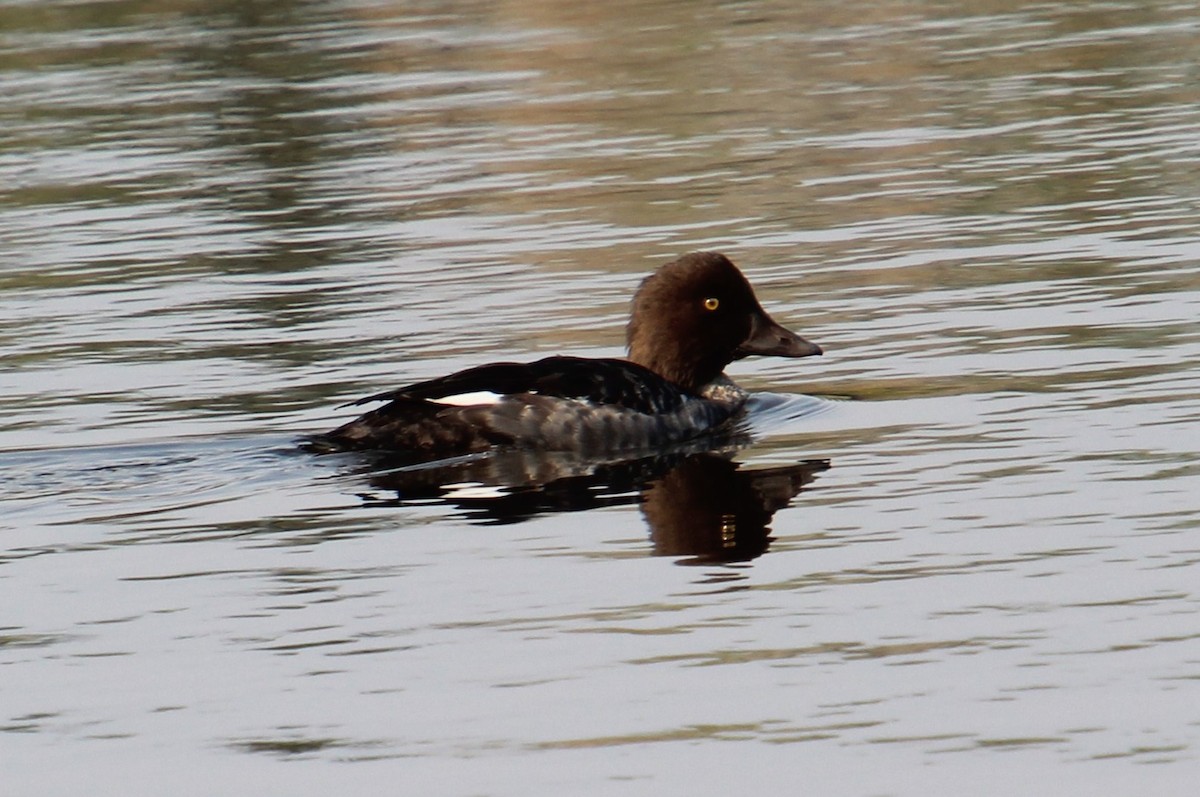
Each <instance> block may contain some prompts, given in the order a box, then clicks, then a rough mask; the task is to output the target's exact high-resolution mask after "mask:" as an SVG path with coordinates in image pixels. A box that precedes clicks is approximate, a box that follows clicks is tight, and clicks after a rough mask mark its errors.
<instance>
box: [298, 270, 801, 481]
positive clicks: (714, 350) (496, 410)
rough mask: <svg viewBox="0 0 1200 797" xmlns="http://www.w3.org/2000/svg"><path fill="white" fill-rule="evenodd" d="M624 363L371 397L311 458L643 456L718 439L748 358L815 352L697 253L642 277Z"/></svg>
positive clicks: (505, 368) (559, 361)
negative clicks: (733, 370)
mask: <svg viewBox="0 0 1200 797" xmlns="http://www.w3.org/2000/svg"><path fill="white" fill-rule="evenodd" d="M626 339H627V343H628V348H629V357H628V359H624V360H622V359H615V358H584V357H568V356H555V357H547V358H545V359H542V360H538V361H536V362H532V363H514V362H500V363H492V364H490V365H481V366H477V367H474V368H468V369H466V370H464V371H459V372H457V373H453V374H450V375H449V376H443V377H440V378H437V379H431V380H428V381H425V382H418V383H416V384H413V385H409V386H407V387H402V388H399V389H396V390H389V391H386V392H384V393H376V394H375V395H372V396H367V397H366V398H363V399H359V400H358V401H354V402H351V403H350V404H348V405H344V406H361V405H363V404H369V403H372V402H381V401H382V402H386V403H385V404H384V405H383V406H382V407H379V408H377V409H373V410H371V411H370V412H367V413H365V414H363V415H361V416H360V417H358V418H356V419H355V420H352V421H350V422H349V423H346V424H344V425H342V426H339V427H338V428H336V429H334V430H332V431H330V432H326V433H324V434H319V435H314V436H312V437H310V438H309V439H308V442H309V444H310V445H311V446H312V447H313V448H315V449H316V450H318V451H346V450H380V451H389V452H404V453H406V454H411V455H413V456H416V457H418V458H422V459H432V458H441V457H448V456H454V455H460V454H469V453H475V452H482V451H487V450H489V449H492V448H496V447H516V448H530V449H542V450H549V451H579V452H584V453H590V454H595V455H601V454H606V455H610V454H615V453H619V452H623V451H647V450H653V449H657V448H663V447H668V446H671V445H674V444H677V443H681V442H683V441H687V440H691V439H694V438H699V437H703V436H704V435H709V434H714V433H717V432H719V430H720V429H722V428H723V427H724V426H725V425H726V424H727V423H729V422H730V420H731V419H732V418H734V416H735V415H736V414H737V413H738V411H739V410H740V409H741V408H742V406H743V405H744V404H745V402H746V399H747V398H748V395H749V394H748V393H747V392H746V391H744V390H743V389H741V388H740V387H738V386H737V385H736V384H734V383H733V381H732V380H730V379H729V378H728V377H727V376H725V374H724V370H725V366H727V365H728V364H729V363H731V362H733V361H734V360H736V359H739V358H741V357H745V356H747V355H750V354H761V355H772V356H777V357H807V356H809V355H814V354H821V348H820V347H819V346H817V345H816V344H814V343H810V342H808V341H807V340H805V339H804V338H802V337H800V336H799V335H796V334H795V333H793V332H790V331H788V330H787V329H785V328H784V327H782V326H780V325H779V324H778V323H776V322H775V321H774V320H773V319H772V318H771V317H770V316H769V315H767V313H766V311H765V310H763V308H762V306H761V305H760V304H759V303H758V299H756V298H755V296H754V291H753V289H752V288H751V287H750V283H749V281H747V279H746V277H745V276H743V274H742V272H741V271H739V270H738V268H737V267H736V266H735V265H734V264H733V263H732V262H730V260H729V259H728V258H727V257H725V256H724V255H721V254H717V253H715V252H693V253H691V254H687V255H684V256H683V257H681V258H679V259H677V260H673V261H672V262H670V263H667V264H666V265H664V266H662V267H661V268H659V269H658V271H656V272H655V273H654V274H652V275H650V276H649V277H647V278H646V279H644V280H643V281H642V283H641V285H640V286H639V288H638V290H637V293H636V294H635V295H634V297H633V307H632V312H631V314H630V319H629V324H628V326H627V328H626Z"/></svg>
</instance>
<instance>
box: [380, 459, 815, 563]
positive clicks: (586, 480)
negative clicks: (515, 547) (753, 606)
mask: <svg viewBox="0 0 1200 797" xmlns="http://www.w3.org/2000/svg"><path fill="white" fill-rule="evenodd" d="M386 464H387V463H384V462H378V461H377V462H376V463H375V469H373V470H372V471H371V472H370V473H369V474H368V476H367V479H368V482H369V484H370V485H371V486H372V487H373V488H375V489H376V490H383V491H387V492H389V493H394V494H395V495H394V497H393V496H388V497H381V496H380V495H378V494H365V495H363V496H362V497H363V499H364V502H365V503H366V505H368V506H375V507H378V506H399V505H406V504H414V503H423V502H436V503H441V504H447V505H451V506H454V507H457V508H458V509H459V510H460V511H462V512H463V514H464V515H465V516H466V517H467V518H468V519H470V520H472V521H475V522H481V523H516V522H520V521H523V520H527V519H529V518H532V517H534V516H537V515H540V514H546V513H554V512H575V511H581V510H587V509H596V508H599V507H605V506H619V505H628V504H634V503H637V504H640V505H641V509H642V514H643V515H644V516H645V518H646V521H647V523H648V525H649V526H650V539H651V541H652V542H653V545H654V554H655V555H658V556H672V557H680V558H682V559H683V560H684V562H685V563H694V564H702V563H712V562H739V561H748V560H750V559H754V558H756V557H758V556H761V555H762V554H763V553H765V552H766V550H767V548H768V546H769V545H770V542H771V537H770V525H769V524H770V522H771V518H772V517H773V516H774V514H775V513H776V512H777V511H779V510H780V509H782V508H784V507H785V506H787V505H788V504H789V503H790V502H791V500H792V499H793V498H794V497H795V496H796V495H797V494H798V493H799V492H800V490H801V489H802V488H803V487H804V486H805V485H807V484H809V483H810V482H812V481H813V479H815V478H816V475H817V474H818V473H820V472H821V471H823V470H826V469H827V468H829V461H828V460H803V461H800V462H796V463H794V464H789V465H776V466H770V467H746V468H743V465H742V463H740V462H737V461H736V460H734V458H733V452H732V451H682V452H675V453H671V454H658V455H655V456H649V457H643V458H639V459H631V460H624V461H618V462H603V463H596V462H594V461H593V462H590V463H588V462H583V461H580V460H577V459H574V458H572V457H571V456H570V455H567V454H547V453H545V452H540V453H539V452H523V451H511V452H496V453H493V454H491V455H489V456H487V457H482V458H463V459H459V460H455V461H443V462H440V463H434V464H429V465H425V464H422V465H404V466H400V467H392V468H387V469H384V470H379V469H378V468H379V467H381V466H385V465H386Z"/></svg>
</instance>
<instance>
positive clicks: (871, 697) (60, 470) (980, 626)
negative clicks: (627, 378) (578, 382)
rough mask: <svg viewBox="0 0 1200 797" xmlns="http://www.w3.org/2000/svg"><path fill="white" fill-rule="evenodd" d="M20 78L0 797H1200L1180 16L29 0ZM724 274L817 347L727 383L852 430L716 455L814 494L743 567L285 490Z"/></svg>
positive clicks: (2, 120)
mask: <svg viewBox="0 0 1200 797" xmlns="http://www.w3.org/2000/svg"><path fill="white" fill-rule="evenodd" d="M631 20H632V21H635V22H631ZM0 31H3V35H0V86H2V87H3V91H4V96H5V97H6V101H5V103H4V105H3V107H2V108H0V129H2V130H3V132H4V135H3V136H0V345H2V346H3V352H4V364H3V374H2V376H0V397H2V401H3V407H4V414H3V417H2V418H0V448H2V449H3V450H5V451H8V452H9V453H7V454H4V455H3V457H2V467H3V470H4V473H3V477H2V478H3V480H4V483H5V485H6V487H5V497H4V504H5V507H4V513H3V518H4V520H3V521H2V522H3V526H4V527H5V531H4V538H5V542H6V545H5V546H4V553H3V554H0V575H2V576H3V579H2V580H0V584H3V589H4V595H5V597H6V600H5V605H6V606H8V607H9V613H8V617H9V620H8V621H7V622H6V623H5V624H4V627H3V628H2V629H0V661H3V663H4V664H5V665H6V666H5V672H6V679H5V684H6V688H5V690H4V691H5V700H4V709H3V711H2V712H0V728H2V729H3V731H4V734H3V736H2V737H0V738H2V739H3V748H4V749H5V751H6V756H5V767H4V769H5V780H6V783H7V784H11V785H10V786H9V787H10V788H13V789H15V790H16V791H15V792H14V793H35V792H36V793H39V794H55V793H62V794H66V793H78V791H79V786H80V785H81V784H84V783H86V782H90V781H91V780H93V779H94V778H95V776H96V775H97V774H102V773H108V772H116V771H118V770H119V771H121V772H122V773H123V774H122V782H123V783H124V782H126V781H127V776H128V774H129V773H131V772H139V773H141V774H143V775H144V777H143V778H140V779H139V783H146V784H147V785H148V788H146V789H145V791H146V792H147V793H150V792H151V791H154V792H155V793H158V792H160V791H162V788H161V786H163V785H164V784H166V783H170V784H171V786H172V791H173V792H174V793H185V794H186V793H193V792H194V793H197V794H199V793H211V791H212V790H213V789H212V783H213V782H215V783H219V784H221V785H225V784H232V783H233V782H235V780H236V781H237V782H238V783H239V784H241V783H244V782H245V781H246V779H247V778H263V779H265V778H270V779H271V780H272V783H273V784H280V785H282V787H283V788H285V789H288V790H290V791H298V792H310V791H316V790H317V789H321V790H322V791H326V792H328V791H329V790H330V789H331V788H332V789H336V790H337V791H338V792H342V791H345V790H347V788H348V787H351V788H358V789H375V790H377V789H378V786H379V784H381V783H388V782H392V781H395V780H396V779H397V777H398V773H400V776H401V777H404V778H405V779H406V782H411V783H415V784H418V785H428V784H432V783H439V784H443V785H446V784H449V786H448V788H449V790H450V791H451V792H452V793H464V794H466V793H487V794H509V793H513V794H515V793H521V794H529V793H539V792H544V793H561V792H563V791H568V792H570V793H586V792H588V791H596V792H599V791H600V790H601V789H604V790H605V791H607V789H605V788H604V787H605V785H607V781H609V780H612V779H614V778H615V779H621V780H622V781H623V782H630V783H635V782H636V783H639V784H641V783H645V784H647V789H646V790H653V791H654V792H655V793H664V792H665V793H676V792H682V791H683V790H684V789H685V788H686V789H691V790H697V789H699V790H701V791H704V790H707V789H711V788H712V786H713V784H714V783H722V779H723V781H724V785H736V786H738V787H739V788H749V789H753V788H755V787H756V786H757V787H760V788H769V787H770V786H773V785H774V784H776V783H778V782H779V778H780V777H781V776H783V777H787V778H789V779H798V778H800V777H803V778H804V781H803V782H805V783H806V784H807V785H809V786H810V787H811V789H812V790H814V791H818V792H822V793H915V792H917V791H928V790H929V786H930V785H931V784H936V785H935V788H937V787H940V790H945V789H946V787H959V788H960V789H961V788H963V787H966V788H972V789H977V788H978V787H979V784H980V783H981V781H982V779H983V778H987V779H988V780H987V782H988V784H989V786H993V787H994V788H995V790H1005V791H1012V790H1015V789H1018V788H1022V787H1025V786H1026V784H1027V783H1028V782H1030V781H1032V780H1033V779H1035V778H1037V779H1038V780H1039V782H1043V781H1046V780H1048V779H1050V778H1053V779H1054V782H1055V783H1056V784H1057V786H1058V787H1059V788H1060V789H1067V790H1071V789H1072V788H1073V787H1074V790H1076V791H1078V792H1083V791H1085V790H1086V791H1087V792H1088V793H1095V792H1097V791H1098V790H1099V791H1103V792H1107V793H1111V792H1112V791H1113V790H1125V791H1132V790H1133V789H1134V788H1136V789H1137V791H1138V792H1139V793H1145V792H1147V790H1149V791H1153V792H1154V793H1175V792H1176V791H1178V792H1179V793H1182V789H1183V788H1187V787H1188V784H1186V783H1181V782H1180V780H1179V773H1180V772H1182V771H1183V770H1185V769H1189V768H1190V767H1191V765H1192V764H1194V762H1195V760H1196V757H1197V754H1196V749H1197V727H1198V722H1200V720H1198V718H1197V717H1196V716H1195V712H1194V710H1193V709H1192V708H1191V707H1192V706H1193V705H1195V703H1196V701H1195V694H1194V690H1195V688H1194V686H1192V684H1194V683H1195V682H1196V679H1197V676H1198V671H1197V666H1198V662H1200V645H1198V641H1197V640H1198V638H1200V637H1198V636H1197V634H1196V632H1195V629H1194V622H1193V618H1194V617H1195V612H1196V610H1197V598H1196V594H1195V589H1194V584H1195V582H1196V577H1195V568H1196V565H1197V560H1198V558H1200V554H1198V551H1200V548H1198V546H1197V545H1196V544H1195V543H1194V542H1192V541H1191V538H1190V537H1189V533H1191V532H1193V531H1194V530H1195V529H1196V527H1197V522H1198V521H1197V507H1196V502H1195V499H1194V494H1195V492H1196V490H1195V484H1196V476H1197V473H1198V466H1197V456H1196V453H1195V450H1196V447H1195V444H1194V443H1193V442H1192V440H1191V439H1190V436H1189V433H1188V431H1187V430H1188V429H1190V428H1191V427H1192V426H1194V425H1195V422H1196V421H1197V417H1198V415H1200V405H1198V403H1197V396H1198V395H1200V391H1198V390H1197V378H1196V376H1195V373H1196V371H1195V365H1194V364H1195V362H1197V360H1198V358H1200V335H1198V334H1197V326H1196V322H1195V319H1196V318H1197V317H1198V316H1200V271H1198V269H1197V262H1198V261H1200V234H1198V232H1200V231H1198V229H1197V224H1196V221H1195V219H1196V214H1197V210H1198V204H1200V203H1198V201H1197V199H1198V197H1200V192H1198V191H1197V185H1198V184H1200V169H1198V168H1197V167H1198V164H1200V157H1198V156H1200V144H1198V143H1197V139H1196V137H1195V135H1194V134H1195V130H1196V129H1197V127H1198V124H1200V111H1198V110H1197V109H1198V108H1200V102H1198V100H1200V97H1198V96H1197V93H1198V92H1197V88H1196V86H1197V85H1200V84H1198V83H1197V82H1196V80H1195V63H1196V56H1197V45H1196V43H1197V41H1200V38H1198V37H1197V33H1198V32H1200V16H1198V15H1197V13H1196V12H1195V10H1194V9H1191V8H1190V7H1188V6H1187V5H1186V4H1177V3H1167V2H1150V3H1136V4H1135V3H1128V4H1126V3H1106V4H1078V3H1039V4H1018V5H1016V6H1013V5H1012V4H997V3H990V2H974V3H966V4H962V3H960V4H955V5H954V6H952V7H951V6H944V5H941V4H938V3H902V4H890V3H884V4H873V5H871V6H870V8H869V9H867V8H865V7H857V6H846V5H845V4H832V3H805V4H789V3H772V2H751V3H740V4H734V5H731V6H722V5H718V4H696V3H683V2H664V3H658V4H655V5H654V6H653V7H646V6H644V4H639V5H637V6H633V5H631V4H625V3H617V4H605V5H595V4H592V5H587V4H583V5H580V4H568V5H564V6H562V7H561V8H554V7H548V6H545V5H544V4H532V5H531V4H525V3H506V4H471V3H450V4H443V5H442V6H436V7H435V6H430V7H428V8H423V9H422V10H421V12H420V13H415V12H414V10H413V9H412V8H411V7H410V6H409V5H408V4H390V3H386V2H384V3H360V2H347V3H337V4H325V3H271V4H259V3H249V4H233V5H229V4H219V3H203V2H196V3H192V2H172V3H165V4H164V3H155V4H148V3H141V2H119V3H98V4H90V3H80V4H37V5H30V4H20V3H14V4H7V5H4V6H2V7H0ZM701 247H705V248H718V249H723V250H725V251H727V252H729V254H731V255H732V256H733V257H734V259H735V260H736V261H737V262H739V263H740V264H741V265H743V266H744V267H745V268H746V270H747V272H748V274H749V275H750V277H751V279H752V281H753V282H754V284H755V286H756V287H757V289H758V291H759V295H760V297H761V298H762V300H763V302H764V304H765V305H766V306H767V308H768V310H770V312H771V313H772V314H773V315H774V316H776V317H777V318H778V319H779V320H780V321H782V322H784V323H785V324H786V325H788V326H789V327H792V328H795V329H797V330H799V331H801V332H803V333H804V334H805V335H806V337H809V338H810V339H813V340H816V341H818V342H820V343H821V344H822V346H824V348H825V349H826V351H827V356H825V357H824V358H821V360H820V361H819V362H813V361H812V360H806V361H802V362H800V363H796V362H794V361H768V360H746V361H742V362H739V363H737V364H736V365H735V366H734V368H733V372H734V375H735V376H736V377H737V378H738V379H739V380H740V381H742V382H743V383H744V384H746V385H748V386H750V387H752V388H754V389H757V390H763V391H773V392H774V393H775V394H778V395H784V396H789V395H790V396H793V397H794V396H796V395H798V394H803V393H808V394H815V395H818V396H822V397H826V398H822V399H811V400H809V401H812V402H815V404H812V405H806V406H810V407H816V406H819V407H820V408H821V410H822V411H821V412H807V411H806V412H798V413H794V414H792V415H790V416H789V415H787V413H784V414H783V416H781V415H778V414H776V415H772V414H771V409H770V408H769V407H762V408H760V409H761V410H762V411H763V413H764V414H761V415H759V416H758V417H759V426H757V427H756V431H757V432H758V434H759V438H758V440H757V441H756V442H755V443H754V444H753V445H751V446H750V447H748V448H745V449H742V450H741V451H739V452H738V453H737V455H736V456H737V459H738V460H739V461H741V462H743V463H745V464H744V465H743V468H741V469H740V470H744V471H753V470H755V469H759V470H763V469H770V468H775V467H781V466H788V465H792V464H794V463H797V462H801V461H805V460H811V459H826V458H827V459H829V460H830V462H831V465H832V467H830V469H829V470H828V471H824V472H821V473H819V474H817V478H816V479H815V480H812V481H810V482H807V483H805V484H804V486H803V488H802V489H801V490H800V491H799V492H798V493H797V494H796V495H795V496H794V497H792V498H791V502H790V504H789V505H787V506H785V507H781V508H778V509H777V510H776V511H775V513H774V515H773V517H771V519H770V529H771V531H770V537H771V539H770V540H769V544H768V545H767V546H766V548H765V553H762V552H757V553H756V555H755V556H753V557H742V558H741V560H740V561H736V562H727V563H725V564H716V563H714V562H712V560H710V559H706V560H704V563H702V564H700V565H699V566H698V567H675V566H673V564H674V563H675V562H676V561H689V560H694V559H695V556H694V555H693V554H691V553H684V552H682V551H679V549H677V548H670V547H667V548H665V549H664V548H663V547H662V545H661V543H662V539H661V538H659V537H656V536H655V532H654V530H653V527H654V523H653V520H654V518H653V517H652V515H653V512H654V511H655V510H654V509H653V507H652V508H651V510H650V512H649V513H647V511H646V507H645V506H644V504H646V503H652V500H653V499H647V498H646V497H645V496H644V495H641V494H639V493H638V491H637V490H636V489H632V488H631V489H629V490H624V491H622V490H620V489H618V488H612V491H611V494H610V493H605V492H603V491H601V493H600V495H601V496H602V497H609V496H610V495H611V496H615V497H616V498H618V499H619V500H614V501H612V502H608V503H606V504H605V505H603V506H599V507H597V508H594V509H589V510H587V511H574V512H561V511H541V510H539V511H538V512H536V513H533V514H532V515H531V516H530V517H529V518H528V519H527V520H525V521H524V522H520V523H509V524H505V525H495V524H478V523H475V522H472V521H473V520H475V519H477V518H475V517H474V516H472V515H471V514H470V512H466V513H464V511H463V508H462V507H456V506H455V505H454V504H452V503H447V502H446V501H444V500H417V501H402V502H399V503H397V502H394V501H387V500H383V496H382V494H381V493H380V492H379V491H378V489H377V487H375V486H373V485H372V484H371V483H370V482H369V480H368V479H366V478H364V475H363V474H362V473H361V472H358V471H356V470H355V469H354V468H353V467H350V466H347V464H346V463H345V462H343V461H341V460H339V459H338V458H313V457H309V456H307V455H304V454H302V453H298V452H297V451H296V450H295V448H294V446H293V441H294V437H295V435H297V434H299V433H302V432H308V431H315V430H319V429H322V428H327V427H329V426H331V425H333V424H334V423H335V422H337V421H339V420H341V419H342V418H343V417H344V414H339V413H337V412H336V411H334V409H333V408H334V407H335V406H336V405H337V404H338V403H339V402H340V401H343V400H347V399H352V398H356V397H358V396H360V395H364V394H366V393H371V392H375V391H377V390H380V389H384V388H387V387H390V386H393V385H396V384H400V383H403V382H408V381H412V380H416V379H421V378H425V377H429V376H433V375H437V374H439V373H444V372H446V371H448V370H450V369H453V368H458V367H465V366H468V365H473V364H477V363H480V362H485V361H487V360H492V359H501V358H503V359H508V358H515V357H519V358H529V359H532V358H535V357H537V356H541V355H543V354H547V353H556V352H560V351H561V352H570V353H576V354H584V355H614V354H617V353H618V352H619V350H620V345H621V341H622V327H623V324H624V320H625V312H626V307H627V302H628V298H629V296H630V294H631V292H632V290H633V288H634V286H636V284H637V281H638V280H639V279H640V278H641V277H642V276H643V275H644V274H645V273H646V272H648V271H649V270H650V269H651V268H653V267H654V266H655V265H657V264H659V263H661V262H663V261H665V260H666V259H668V258H670V257H673V256H675V255H677V254H678V253H680V252H683V251H687V250H689V249H695V248H701ZM763 400H764V401H768V400H769V399H767V398H766V397H764V399H763ZM791 400H792V401H801V399H796V398H793V399H791ZM775 409H776V410H778V409H779V408H778V407H776V408H775ZM618 486H619V485H618ZM692 500H696V499H692ZM684 503H687V502H684ZM675 504H676V502H668V508H673V507H674V506H675ZM543 509H544V508H543ZM672 539H674V538H672ZM656 546H658V552H659V553H678V554H679V555H678V556H676V557H673V556H666V557H657V558H656V557H652V556H649V554H651V553H654V552H655V550H656ZM701 558H702V559H703V557H701ZM764 742H767V743H769V744H764ZM9 750H11V751H13V753H12V755H11V756H10V755H8V751H9ZM1002 752H1003V753H1004V754H1005V756H1004V757H1000V758H997V756H998V754H999V753H1002ZM868 755H869V756H870V758H869V759H868V758H865V756H868ZM716 761H720V762H721V771H720V772H717V771H715V765H714V762H716ZM350 762H352V765H350ZM1130 762H1138V763H1157V764H1162V765H1165V766H1159V767H1138V768H1128V767H1127V764H1128V763H1130ZM864 763H865V764H866V765H864ZM1004 763H1007V764H1010V765H1012V766H1009V767H1003V766H1002V764H1004ZM198 764H203V766H204V770H203V771H204V772H206V773H208V774H209V775H210V777H211V778H212V782H204V783H201V782H200V780H197V782H196V783H195V785H191V784H180V783H178V773H180V772H197V771H200V770H199V769H198V767H197V765H198ZM759 764H761V766H758V765H759ZM915 771H920V772H924V773H927V775H926V779H920V780H918V779H916V778H915V777H910V775H909V774H906V773H912V772H915ZM448 772H449V773H452V774H450V775H448V774H447V773H448ZM1063 772H1066V773H1068V774H1069V777H1068V778H1065V779H1064V778H1060V777H1057V776H1058V775H1060V774H1061V773H1063ZM767 773H770V774H769V775H768V774H767ZM1067 783H1070V784H1072V786H1068V785H1066V784H1067ZM1135 783H1136V786H1134V784H1135ZM150 784H153V785H150ZM1074 784H1078V786H1074ZM1127 784H1128V788H1126V785H1127Z"/></svg>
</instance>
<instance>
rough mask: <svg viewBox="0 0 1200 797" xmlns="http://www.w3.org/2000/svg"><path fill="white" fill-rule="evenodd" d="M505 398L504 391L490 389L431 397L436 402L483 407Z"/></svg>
mask: <svg viewBox="0 0 1200 797" xmlns="http://www.w3.org/2000/svg"><path fill="white" fill-rule="evenodd" d="M502 398H504V394H503V393H493V392H492V391H490V390H476V391H475V392H474V393H458V394H455V395H453V396H442V397H441V398H435V399H430V401H432V402H433V403H434V404H450V405H452V406H455V407H482V406H489V405H492V404H498V403H499V402H500V399H502Z"/></svg>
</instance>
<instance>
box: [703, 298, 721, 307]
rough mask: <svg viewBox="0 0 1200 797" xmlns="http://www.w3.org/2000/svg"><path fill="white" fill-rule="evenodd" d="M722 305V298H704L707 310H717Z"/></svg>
mask: <svg viewBox="0 0 1200 797" xmlns="http://www.w3.org/2000/svg"><path fill="white" fill-rule="evenodd" d="M720 306H721V300H720V299H718V298H716V297H715V296H710V297H708V298H707V299H705V300H704V309H705V310H716V309H717V308H718V307H720Z"/></svg>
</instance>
